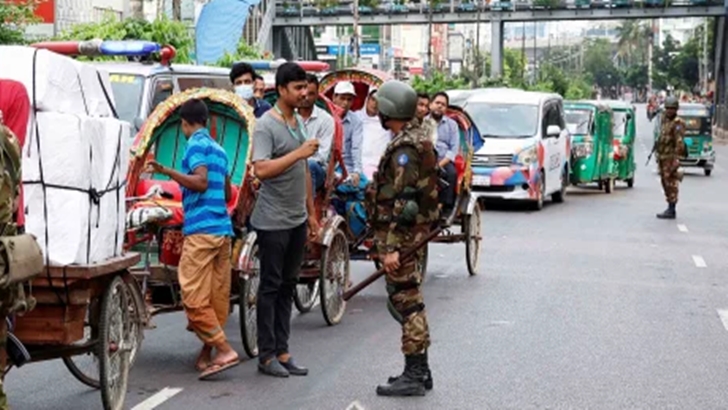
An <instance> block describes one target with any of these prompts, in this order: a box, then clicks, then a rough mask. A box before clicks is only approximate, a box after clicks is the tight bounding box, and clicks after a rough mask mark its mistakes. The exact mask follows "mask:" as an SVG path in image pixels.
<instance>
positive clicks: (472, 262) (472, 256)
mask: <svg viewBox="0 0 728 410" xmlns="http://www.w3.org/2000/svg"><path fill="white" fill-rule="evenodd" d="M480 212H481V210H480V205H476V207H475V209H474V210H473V214H472V215H466V216H465V220H464V224H463V233H464V234H465V263H466V264H467V266H468V273H469V274H470V276H475V275H477V274H478V268H479V262H480V245H481V243H482V242H483V240H482V237H481V231H480V229H481V226H480V217H481V215H480Z"/></svg>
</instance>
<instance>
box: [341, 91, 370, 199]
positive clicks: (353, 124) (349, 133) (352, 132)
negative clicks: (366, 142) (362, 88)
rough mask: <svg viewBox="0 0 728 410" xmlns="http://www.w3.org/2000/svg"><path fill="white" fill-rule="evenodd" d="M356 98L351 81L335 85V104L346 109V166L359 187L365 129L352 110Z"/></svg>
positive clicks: (344, 119)
mask: <svg viewBox="0 0 728 410" xmlns="http://www.w3.org/2000/svg"><path fill="white" fill-rule="evenodd" d="M355 98H356V90H354V84H352V83H350V82H349V81H341V82H340V83H338V84H336V87H334V104H336V105H337V106H339V108H341V109H342V110H344V112H343V116H342V118H341V123H342V125H343V126H344V153H343V156H344V166H345V167H346V171H347V172H348V173H349V177H350V178H351V183H352V185H354V186H355V187H358V186H359V181H360V174H361V173H362V165H361V143H362V140H363V139H364V131H363V128H362V125H361V119H359V116H358V115H355V114H354V112H352V111H351V105H352V104H353V103H354V99H355Z"/></svg>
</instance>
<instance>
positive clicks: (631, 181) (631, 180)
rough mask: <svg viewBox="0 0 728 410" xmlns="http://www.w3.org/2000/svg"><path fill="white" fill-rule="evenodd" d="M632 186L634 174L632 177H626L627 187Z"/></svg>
mask: <svg viewBox="0 0 728 410" xmlns="http://www.w3.org/2000/svg"><path fill="white" fill-rule="evenodd" d="M633 187H634V176H633V177H632V178H628V179H627V188H633Z"/></svg>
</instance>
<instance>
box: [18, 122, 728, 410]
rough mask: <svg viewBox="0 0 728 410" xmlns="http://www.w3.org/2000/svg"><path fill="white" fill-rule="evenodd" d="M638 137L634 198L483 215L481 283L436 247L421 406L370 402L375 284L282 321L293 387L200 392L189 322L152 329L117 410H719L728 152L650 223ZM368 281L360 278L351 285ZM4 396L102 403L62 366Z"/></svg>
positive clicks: (390, 364) (359, 272)
mask: <svg viewBox="0 0 728 410" xmlns="http://www.w3.org/2000/svg"><path fill="white" fill-rule="evenodd" d="M637 129H638V134H639V139H638V143H637V144H636V148H637V153H638V166H639V170H638V173H637V177H636V184H635V187H634V188H633V189H627V188H626V187H624V185H618V189H617V190H616V191H615V192H614V193H612V194H610V195H608V194H605V193H603V192H599V191H597V190H596V188H593V189H575V188H572V189H571V190H570V191H569V194H568V195H567V197H566V203H564V204H550V203H548V204H547V206H546V207H545V208H544V209H543V210H542V211H540V212H531V211H528V210H525V209H524V208H521V207H513V206H498V207H493V208H489V209H488V210H487V211H485V212H484V214H483V233H484V235H485V243H484V244H483V251H482V258H483V259H482V269H481V274H480V275H479V276H476V277H468V275H467V272H466V268H465V261H464V255H465V250H464V245H462V244H453V245H435V246H432V247H431V248H430V265H429V274H428V279H427V282H426V283H425V287H424V289H425V298H426V303H427V310H428V315H429V318H430V328H431V331H432V346H431V349H430V360H431V367H432V371H433V377H434V382H435V389H434V390H433V391H432V392H431V393H429V394H428V395H427V396H426V397H423V398H409V399H391V398H380V397H377V396H376V394H375V392H374V389H375V386H376V385H377V384H378V383H380V382H383V381H384V380H385V379H386V377H387V376H389V375H393V374H398V373H399V372H400V371H401V369H402V357H401V355H400V353H399V347H398V343H399V329H398V326H397V324H396V323H395V322H394V321H393V320H392V319H391V318H390V316H389V314H388V313H387V311H386V308H385V292H384V286H383V284H382V283H381V282H378V283H375V284H374V285H373V286H371V287H370V288H369V289H367V290H365V292H364V293H362V295H361V296H357V297H356V298H355V299H353V300H352V301H351V303H350V304H349V306H348V309H347V314H346V316H345V317H344V319H343V321H342V323H341V324H339V325H338V326H335V327H328V326H326V324H325V323H324V320H323V318H322V316H321V314H320V311H319V310H318V309H314V310H313V311H312V312H311V313H308V314H305V315H298V316H296V317H295V318H294V319H293V331H292V333H293V334H292V349H293V354H294V355H295V356H296V358H297V359H298V361H299V362H300V363H301V364H305V365H307V366H308V367H310V369H311V373H310V375H309V376H308V377H303V378H293V377H292V378H289V379H284V380H281V379H272V378H269V377H264V376H261V375H258V374H257V372H256V365H255V363H256V362H255V361H248V362H246V363H244V364H242V365H241V366H239V367H237V368H235V369H233V370H231V371H229V372H227V373H226V374H224V375H221V376H219V378H218V379H217V380H215V381H209V382H199V381H198V380H197V378H196V373H195V371H194V369H193V367H192V363H193V360H194V356H195V354H196V352H197V348H198V342H197V340H196V339H195V338H194V337H193V336H192V334H190V333H189V332H187V331H185V320H184V317H183V316H182V315H181V314H168V315H166V316H159V317H157V318H156V324H157V325H158V328H157V329H155V330H151V331H148V332H147V333H146V339H145V341H144V345H143V348H142V351H141V353H140V357H139V359H138V361H137V364H136V365H135V367H134V369H133V370H132V372H131V377H130V386H129V392H128V395H127V406H128V408H134V409H135V410H150V409H152V408H155V409H159V410H204V409H265V410H268V409H270V410H273V409H275V410H287V409H312V410H313V409H316V410H328V409H332V410H334V409H336V410H344V409H347V408H350V409H355V408H360V409H418V410H419V409H486V408H492V409H505V408H509V409H530V408H550V409H561V408H595V409H618V408H619V409H621V408H642V409H648V408H656V409H658V408H659V409H663V408H679V409H717V408H727V407H728V390H727V389H726V388H725V381H726V380H728V332H727V331H726V329H727V328H728V287H727V285H728V277H726V275H725V272H726V271H727V269H726V268H728V258H726V251H727V250H728V240H727V239H726V235H725V233H726V232H728V217H726V212H725V210H724V209H726V203H727V202H728V190H726V187H728V174H727V173H726V172H725V168H723V167H721V166H720V164H721V163H725V162H724V160H723V158H728V148H726V147H718V157H719V160H718V161H719V165H718V167H717V168H716V170H715V171H714V174H713V176H711V177H705V176H703V175H702V172H698V171H691V172H690V173H689V174H688V175H686V177H685V180H684V183H683V184H682V186H681V193H680V195H681V200H680V203H679V205H678V219H677V220H675V221H663V220H658V219H656V218H655V213H656V212H660V211H662V210H663V209H664V199H663V197H662V193H661V188H660V185H659V181H658V179H657V176H656V175H655V172H654V168H655V165H654V163H653V164H651V165H650V166H649V167H645V166H644V160H645V158H646V156H647V152H648V150H647V149H646V146H648V145H649V144H650V139H651V134H650V132H651V130H652V127H651V124H649V123H648V122H647V120H646V119H645V115H644V111H643V110H641V111H640V112H639V113H638V128H637ZM371 268H372V267H371V265H370V264H366V263H362V262H357V263H353V264H352V270H353V276H354V279H355V280H359V279H361V278H363V277H364V276H366V275H367V274H368V273H370V272H371V270H372V269H371ZM723 309H726V313H725V314H724V315H725V317H724V320H725V322H723V321H722V320H721V313H720V312H721V310H723ZM237 326H238V324H237V316H233V317H232V319H231V321H230V323H229V324H228V327H227V330H228V334H229V335H230V337H231V338H232V340H233V343H234V344H235V345H236V346H240V348H239V352H240V353H241V355H243V350H242V346H241V344H240V336H239V333H238V330H237ZM6 384H7V391H8V394H9V397H10V401H11V404H12V405H13V409H18V410H20V409H22V410H25V409H28V410H41V409H54V410H62V409H69V410H71V409H74V410H76V409H78V410H82V409H100V408H101V405H100V397H99V393H98V392H97V391H94V390H90V389H88V388H86V387H84V386H83V385H81V384H80V383H79V382H77V381H76V380H75V379H74V378H73V377H72V376H71V375H70V374H69V373H68V372H67V371H66V370H65V368H64V367H63V365H62V364H61V363H60V362H47V363H38V364H33V365H29V366H27V367H24V368H22V369H18V370H13V371H11V373H10V374H9V375H8V378H7V379H6ZM165 388H170V389H181V390H164V392H172V393H174V392H177V393H176V394H175V395H173V396H172V397H170V398H169V399H168V400H166V401H164V402H163V403H161V404H159V405H158V406H157V407H152V406H150V405H149V403H150V401H149V400H150V397H152V396H154V395H155V394H158V392H160V391H161V390H163V389H165ZM162 394H164V393H162ZM157 397H159V395H158V396H157ZM145 400H146V402H145ZM140 403H142V404H140ZM144 403H146V404H144ZM134 406H137V407H134ZM144 406H146V407H144Z"/></svg>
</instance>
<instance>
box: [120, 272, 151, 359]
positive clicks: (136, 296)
mask: <svg viewBox="0 0 728 410" xmlns="http://www.w3.org/2000/svg"><path fill="white" fill-rule="evenodd" d="M132 280H133V279H132ZM125 284H126V288H127V292H128V296H127V297H128V298H129V300H130V301H131V302H132V303H131V304H130V309H129V314H130V315H129V323H130V326H131V328H130V330H129V337H130V342H131V351H130V352H129V369H131V368H133V367H134V363H136V359H137V357H139V350H140V349H141V348H142V341H144V319H143V318H144V315H146V308H147V307H146V305H145V304H144V298H143V297H142V294H141V290H140V289H139V286H137V284H136V283H134V282H132V283H125Z"/></svg>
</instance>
